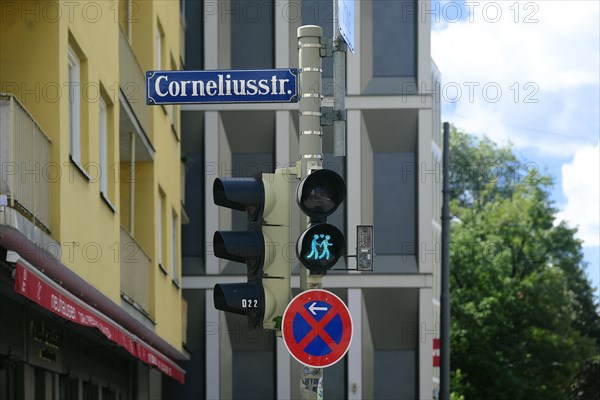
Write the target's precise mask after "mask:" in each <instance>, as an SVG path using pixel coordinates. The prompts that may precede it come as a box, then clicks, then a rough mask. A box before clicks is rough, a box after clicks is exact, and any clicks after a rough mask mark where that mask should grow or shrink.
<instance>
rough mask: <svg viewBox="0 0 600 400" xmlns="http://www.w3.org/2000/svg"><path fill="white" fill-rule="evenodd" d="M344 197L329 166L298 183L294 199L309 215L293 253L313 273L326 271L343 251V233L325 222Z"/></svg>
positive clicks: (340, 182) (343, 188)
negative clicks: (308, 225) (306, 225)
mask: <svg viewBox="0 0 600 400" xmlns="http://www.w3.org/2000/svg"><path fill="white" fill-rule="evenodd" d="M345 197H346V185H345V184H344V180H343V179H342V177H341V176H339V175H338V174H337V173H335V172H334V171H332V170H329V169H319V170H316V171H314V172H312V173H311V174H309V175H308V176H306V177H305V178H304V179H303V180H302V181H301V182H300V184H299V185H298V189H297V191H296V200H297V202H298V205H299V206H300V209H301V210H302V211H303V212H304V213H305V214H306V215H307V216H308V217H309V219H310V227H309V228H308V229H307V230H306V231H304V233H302V234H301V235H300V237H299V238H298V241H297V242H296V255H297V256H298V259H299V260H300V262H301V263H302V265H304V266H305V267H306V268H308V269H309V270H310V271H312V272H314V273H317V274H325V273H327V270H328V269H330V268H331V267H333V266H334V265H335V263H336V262H337V261H338V260H339V258H340V257H341V256H342V255H343V254H344V250H345V248H346V238H345V237H344V234H343V233H342V232H341V231H340V230H339V229H338V228H336V227H335V226H333V225H331V224H328V223H326V222H327V217H328V216H329V215H331V214H333V212H334V211H335V210H337V208H338V207H339V206H340V204H342V202H343V201H344V199H345Z"/></svg>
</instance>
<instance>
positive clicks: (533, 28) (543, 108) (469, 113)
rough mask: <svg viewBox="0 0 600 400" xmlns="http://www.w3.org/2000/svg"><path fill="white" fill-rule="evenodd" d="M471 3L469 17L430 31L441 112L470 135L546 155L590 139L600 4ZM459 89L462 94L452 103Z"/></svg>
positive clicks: (570, 150) (594, 133)
mask: <svg viewBox="0 0 600 400" xmlns="http://www.w3.org/2000/svg"><path fill="white" fill-rule="evenodd" d="M471 4H472V5H473V6H471V10H472V11H473V12H472V15H471V17H470V21H461V22H451V23H447V25H446V27H445V28H444V29H437V30H433V31H432V55H433V58H434V60H435V61H436V63H437V64H438V66H439V68H440V71H441V73H442V93H441V94H442V100H446V103H445V106H444V107H443V110H444V118H445V119H448V120H450V121H451V122H453V123H454V124H455V125H457V126H458V127H459V128H462V129H465V130H467V131H468V132H470V133H474V134H477V135H487V136H488V137H490V138H491V139H493V140H495V141H498V142H506V141H508V140H510V141H512V142H513V143H514V144H515V146H516V147H518V148H534V149H536V150H538V151H540V152H541V153H542V154H544V155H549V156H557V157H571V156H572V155H573V154H575V152H576V151H577V150H578V149H580V148H581V147H582V146H585V145H589V144H590V143H595V142H596V140H597V138H598V132H599V131H600V127H599V123H598V121H599V120H600V112H599V111H598V109H599V108H600V105H599V102H600V99H599V96H598V85H600V72H599V71H600V35H598V31H599V29H600V22H599V19H600V2H598V1H565V0H562V1H537V2H532V1H526V2H513V1H510V2H505V1H495V2H494V1H492V2H486V1H473V2H471ZM441 7H442V10H443V7H444V6H443V5H442V6H441ZM498 10H499V11H500V13H498V12H497V11H498ZM441 15H442V17H443V16H444V13H443V12H441ZM495 20H496V22H493V21H495ZM457 87H458V89H459V90H460V91H461V93H460V94H461V96H460V99H458V100H456V101H453V98H454V96H455V94H456V93H457V90H456V88H457ZM590 105H591V107H590ZM584 109H585V110H586V113H584V112H582V110H584ZM582 120H583V121H582ZM570 137H579V138H582V137H583V138H585V139H587V141H586V140H583V141H582V140H574V139H572V138H570Z"/></svg>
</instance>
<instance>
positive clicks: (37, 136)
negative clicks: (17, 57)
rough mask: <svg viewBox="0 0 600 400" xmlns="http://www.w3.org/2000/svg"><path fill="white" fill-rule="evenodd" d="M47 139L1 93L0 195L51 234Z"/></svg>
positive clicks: (10, 98)
mask: <svg viewBox="0 0 600 400" xmlns="http://www.w3.org/2000/svg"><path fill="white" fill-rule="evenodd" d="M50 144H51V142H50V139H49V138H48V136H46V134H45V133H44V131H43V130H42V129H41V128H40V126H39V125H38V124H37V122H35V120H34V119H33V117H32V116H31V114H30V113H29V112H28V111H27V109H25V107H24V106H23V105H22V104H21V103H20V102H19V101H18V100H17V98H16V97H15V96H13V95H10V94H1V93H0V168H1V171H2V173H1V179H0V194H3V195H6V196H7V197H8V201H9V203H8V204H9V206H11V207H13V208H15V209H17V210H18V211H19V212H20V213H21V214H23V215H25V216H26V217H27V218H29V219H30V220H31V221H32V222H33V223H35V224H36V225H38V226H39V227H41V228H43V229H44V230H46V231H47V232H50V181H51V180H52V179H55V176H54V175H56V173H55V172H56V171H53V170H55V169H56V168H55V166H54V168H53V166H52V165H51V164H50Z"/></svg>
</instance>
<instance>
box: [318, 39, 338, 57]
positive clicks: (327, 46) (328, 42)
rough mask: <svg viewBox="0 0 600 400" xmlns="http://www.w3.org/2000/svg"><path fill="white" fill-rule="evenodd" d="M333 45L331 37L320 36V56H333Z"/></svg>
mask: <svg viewBox="0 0 600 400" xmlns="http://www.w3.org/2000/svg"><path fill="white" fill-rule="evenodd" d="M334 51H335V45H334V44H333V39H332V38H326V37H322V38H321V57H333V52H334Z"/></svg>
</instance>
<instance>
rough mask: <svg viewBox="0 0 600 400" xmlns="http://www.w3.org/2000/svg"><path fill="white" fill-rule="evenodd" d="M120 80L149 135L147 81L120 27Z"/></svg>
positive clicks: (125, 93)
mask: <svg viewBox="0 0 600 400" xmlns="http://www.w3.org/2000/svg"><path fill="white" fill-rule="evenodd" d="M119 37H120V39H119V81H120V87H121V92H122V93H123V94H124V95H125V98H126V99H127V102H128V103H129V106H130V107H131V109H132V110H133V112H134V113H135V117H136V118H137V120H138V123H139V124H140V126H141V127H142V129H143V130H144V133H145V134H146V135H147V134H149V133H150V130H149V128H150V126H149V121H150V118H149V112H148V106H147V105H146V81H145V78H144V73H143V72H142V69H141V68H140V65H139V64H138V61H137V58H136V57H135V54H133V50H132V49H131V46H130V45H129V41H128V40H127V35H126V34H125V33H123V31H122V30H121V29H119Z"/></svg>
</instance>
